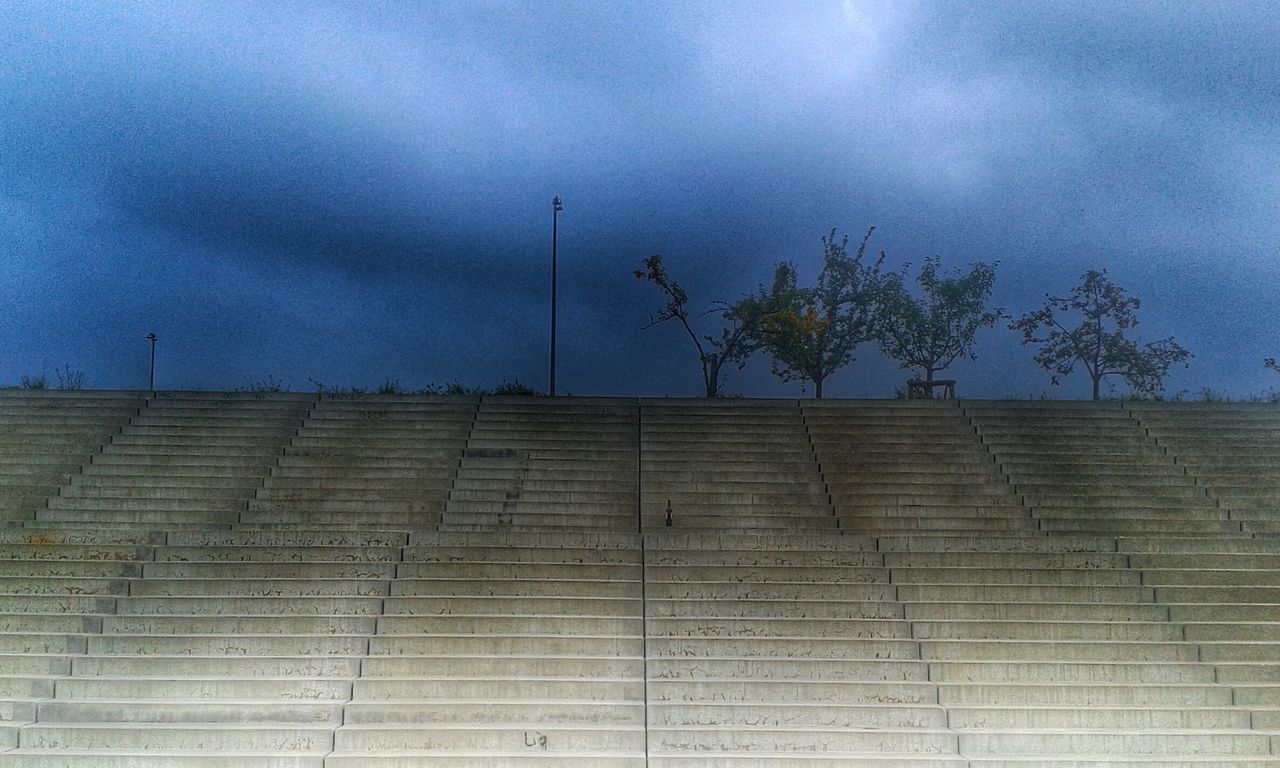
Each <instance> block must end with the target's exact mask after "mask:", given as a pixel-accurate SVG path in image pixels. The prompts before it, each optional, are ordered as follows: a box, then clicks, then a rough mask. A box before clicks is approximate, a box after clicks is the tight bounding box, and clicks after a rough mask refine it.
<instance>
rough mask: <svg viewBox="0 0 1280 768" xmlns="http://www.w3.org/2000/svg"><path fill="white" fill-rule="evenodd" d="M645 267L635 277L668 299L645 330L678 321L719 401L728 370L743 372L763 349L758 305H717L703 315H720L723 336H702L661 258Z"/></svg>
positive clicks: (646, 262)
mask: <svg viewBox="0 0 1280 768" xmlns="http://www.w3.org/2000/svg"><path fill="white" fill-rule="evenodd" d="M643 264H644V269H638V270H636V271H635V276H636V277H637V278H638V279H640V280H644V281H646V282H649V283H652V284H654V285H656V286H658V288H659V289H660V290H661V291H662V292H663V294H665V295H666V297H667V303H666V305H665V306H664V307H663V308H662V309H661V310H659V311H658V313H657V314H656V315H653V316H652V317H651V318H650V322H649V324H648V325H647V326H645V327H646V328H652V327H653V326H655V325H658V324H659V323H665V322H667V321H668V320H676V321H678V322H679V323H680V325H681V327H683V328H684V330H685V333H687V334H688V335H689V338H690V339H691V340H692V341H693V346H694V348H695V349H696V350H697V352H698V362H699V363H700V364H701V365H702V384H703V388H704V390H705V393H706V396H707V397H719V396H720V387H721V385H722V383H723V379H724V373H723V372H724V368H725V366H726V365H736V366H737V367H738V368H742V367H743V366H745V365H746V364H747V359H748V358H750V357H751V355H752V354H754V353H755V352H756V350H758V349H759V348H760V344H761V342H760V340H759V334H758V333H757V327H758V325H759V322H760V312H759V311H758V309H757V305H756V302H755V301H754V300H752V299H750V298H747V299H743V300H742V301H740V302H738V303H737V304H729V303H728V302H724V301H717V302H714V304H713V305H712V308H711V309H709V310H707V311H706V312H704V313H703V314H707V315H713V314H719V315H720V318H721V319H722V320H723V321H724V325H723V326H722V327H721V328H720V335H719V336H712V335H710V334H701V335H699V334H698V332H697V331H695V330H694V329H693V324H692V321H691V320H690V317H689V295H688V294H687V293H686V292H685V290H684V288H682V287H681V286H680V284H679V283H677V282H675V281H674V280H672V279H671V276H670V275H668V274H667V268H666V267H665V266H664V265H663V263H662V256H660V255H655V256H650V257H649V258H647V259H645V260H644V262H643Z"/></svg>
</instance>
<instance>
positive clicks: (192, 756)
mask: <svg viewBox="0 0 1280 768" xmlns="http://www.w3.org/2000/svg"><path fill="white" fill-rule="evenodd" d="M325 761H326V758H325V757H324V756H323V755H322V754H320V753H314V754H313V753H304V754H301V755H281V754H279V753H276V752H270V753H265V754H264V753H247V752H222V753H218V754H213V753H199V752H190V751H184V752H178V751H166V750H156V751H148V752H136V751H118V752H112V753H103V752H100V751H97V750H88V751H68V750H43V749H42V750H30V749H20V750H13V751H10V752H3V753H0V768H324V763H325Z"/></svg>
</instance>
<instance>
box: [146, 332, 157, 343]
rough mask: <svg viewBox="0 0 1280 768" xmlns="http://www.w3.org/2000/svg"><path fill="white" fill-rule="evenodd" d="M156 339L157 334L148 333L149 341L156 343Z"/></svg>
mask: <svg viewBox="0 0 1280 768" xmlns="http://www.w3.org/2000/svg"><path fill="white" fill-rule="evenodd" d="M155 340H156V335H155V334H154V333H148V334H147V341H150V342H152V343H155Z"/></svg>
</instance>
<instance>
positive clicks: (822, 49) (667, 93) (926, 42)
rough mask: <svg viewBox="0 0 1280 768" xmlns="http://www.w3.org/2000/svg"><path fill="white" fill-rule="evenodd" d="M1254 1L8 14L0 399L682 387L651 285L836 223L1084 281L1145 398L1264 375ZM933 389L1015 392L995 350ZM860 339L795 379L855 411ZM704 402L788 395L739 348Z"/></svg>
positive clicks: (900, 375) (1009, 340)
mask: <svg viewBox="0 0 1280 768" xmlns="http://www.w3.org/2000/svg"><path fill="white" fill-rule="evenodd" d="M1275 11H1276V9H1275V5H1274V3H1272V2H1256V3H1248V2H1225V3H1224V2H1202V3H1198V2H1176V3H1163V2H1131V3H1114V2H1098V3H1088V2H1078V1H1077V2H1044V3H998V4H997V3H990V4H984V3H952V2H936V3H925V2H920V3H913V2H883V3H881V2H856V1H855V0H846V1H845V2H839V1H834V0H833V1H829V2H784V3H763V2H760V3H719V2H715V3H711V2H708V3H693V2H670V3H666V2H618V3H615V4H610V3H601V2H592V3H586V2H584V3H557V2H551V3H546V2H544V3H481V2H456V3H443V2H439V3H438V2H432V3H423V4H420V5H418V6H412V5H410V4H406V3H398V2H388V3H323V2H306V3H294V4H285V3H269V4H268V3H262V4H253V3H236V2H219V3H208V4H198V3H170V2H155V3H127V2H111V3H102V2H86V3H70V2H67V3H43V2H17V3H9V4H6V5H4V6H2V7H0V233H2V234H3V239H2V240H0V301H3V302H4V306H5V311H4V312H2V313H0V382H16V381H17V380H18V379H19V377H20V376H22V375H33V374H39V373H41V372H42V371H43V372H46V373H48V375H49V376H50V377H51V378H52V375H53V370H54V369H55V368H59V367H61V366H62V365H63V364H64V363H69V364H70V365H71V366H72V368H79V369H82V370H84V371H85V374H86V378H87V381H88V383H89V384H90V385H92V386H99V387H140V386H145V384H146V367H147V354H148V346H147V342H146V341H145V340H144V338H143V337H144V336H145V335H146V333H147V332H149V331H154V332H155V333H157V334H158V335H159V337H160V342H159V362H158V366H157V368H158V370H157V384H158V385H159V386H162V387H172V388H178V387H201V388H212V389H221V388H235V387H240V386H245V385H247V384H249V383H251V382H253V381H258V380H263V379H266V378H267V377H268V376H272V377H274V378H275V379H277V380H281V381H284V382H285V383H287V384H288V385H290V386H291V387H292V388H293V389H295V390H306V389H309V388H311V386H312V385H311V384H310V382H309V379H315V380H318V381H322V382H325V383H327V384H331V385H341V386H352V385H355V386H364V387H372V386H377V385H378V384H379V383H380V382H382V381H383V379H385V378H393V379H395V378H398V379H399V380H400V382H401V384H402V385H404V386H406V387H410V388H412V387H418V386H422V385H424V384H426V383H428V382H435V383H445V382H449V381H454V380H457V381H461V382H463V383H467V384H486V385H494V384H497V383H500V382H501V381H503V380H504V379H506V380H514V379H519V380H520V381H523V382H525V383H528V384H532V385H534V386H537V387H540V388H545V386H546V352H547V330H548V329H547V325H548V293H549V291H548V288H549V280H550V276H549V260H550V259H549V256H550V253H549V252H550V235H551V233H550V224H551V221H550V219H551V210H550V201H551V197H552V196H553V195H560V196H561V197H562V198H563V199H564V202H565V212H564V213H563V214H562V216H561V218H560V242H559V245H560V266H561V270H560V301H561V304H560V332H561V335H560V362H561V366H560V373H559V383H560V389H561V391H562V392H563V391H570V392H574V393H577V394H610V395H636V394H659V395H661V394H672V395H682V394H696V393H697V392H698V389H699V387H698V374H697V365H696V360H695V358H694V357H693V355H692V353H691V351H690V348H688V347H687V341H686V340H684V339H682V338H681V337H680V334H679V332H678V329H676V328H675V327H667V326H662V327H657V328H653V329H649V330H641V329H642V327H643V326H644V325H645V324H646V322H647V318H648V315H649V313H650V312H651V311H653V310H654V309H655V308H656V307H657V306H658V305H659V304H660V298H659V296H658V295H657V292H656V291H654V290H653V289H652V288H651V287H649V286H645V285H642V284H640V283H639V282H638V281H636V280H635V279H634V278H633V277H632V276H631V271H632V270H633V269H635V268H636V267H637V266H638V264H639V262H640V260H641V259H643V258H645V257H646V256H649V255H651V254H654V253H661V254H663V255H664V257H665V259H666V260H667V263H668V265H669V268H670V269H671V271H672V272H673V274H674V275H675V276H676V277H677V279H679V280H680V281H681V282H682V283H684V284H685V285H686V286H687V287H688V289H689V291H690V293H691V295H692V296H693V297H694V300H695V302H699V303H702V302H708V301H710V300H711V299H715V298H724V299H732V298H735V297H737V296H738V295H741V294H742V293H744V292H746V291H748V290H751V289H752V288H754V287H755V285H756V284H758V283H760V282H764V281H767V280H768V279H769V277H770V275H771V271H772V265H773V264H774V263H776V262H777V261H778V260H781V259H789V260H794V261H796V262H797V263H798V264H799V265H800V269H801V273H802V277H804V278H806V279H812V277H813V275H814V272H815V271H816V269H817V264H818V262H819V260H820V257H821V253H822V250H821V241H820V237H821V236H822V235H823V234H825V233H826V232H828V231H830V230H831V228H833V227H838V228H839V229H840V231H842V232H848V233H850V234H851V236H852V237H853V238H854V239H856V238H858V237H860V235H861V233H862V232H864V231H865V230H866V229H867V228H868V227H870V226H872V225H874V226H876V227H877V230H876V236H875V238H874V239H873V245H874V246H875V247H877V248H882V249H884V250H885V251H887V252H888V254H889V258H890V261H891V262H892V263H893V264H895V265H899V264H901V263H903V262H905V261H911V262H913V263H918V262H919V261H920V260H921V259H923V258H924V257H926V256H929V255H933V254H938V255H940V256H941V257H942V259H943V262H944V264H946V265H949V266H963V265H966V264H968V263H971V262H973V261H977V260H987V261H992V260H998V261H999V262H1000V271H999V277H998V280H997V286H996V297H995V300H996V303H997V304H1000V305H1003V306H1004V307H1006V308H1008V309H1009V310H1010V311H1011V312H1013V313H1015V314H1016V313H1021V312H1024V311H1028V310H1030V309H1033V308H1034V307H1036V306H1037V305H1038V304H1039V302H1040V301H1041V300H1042V298H1043V295H1044V294H1045V293H1046V292H1052V293H1065V292H1066V291H1067V290H1068V289H1069V288H1070V287H1071V285H1072V284H1073V283H1074V281H1076V280H1077V279H1078V277H1079V275H1080V274H1081V273H1082V272H1083V271H1084V270H1086V269H1090V268H1106V269H1108V270H1109V271H1110V273H1111V275H1112V277H1113V278H1114V279H1115V281H1116V282H1117V283H1119V284H1121V285H1122V286H1124V287H1125V288H1127V289H1128V290H1129V291H1130V292H1131V293H1132V294H1133V295H1136V296H1138V297H1140V298H1141V299H1142V300H1143V306H1142V310H1141V313H1140V317H1141V319H1142V321H1143V322H1142V325H1141V326H1140V327H1139V329H1138V330H1139V333H1140V334H1141V335H1142V336H1143V338H1147V339H1153V338H1157V337H1162V336H1168V335H1173V336H1175V337H1176V338H1177V339H1178V340H1179V341H1180V342H1182V343H1183V344H1184V345H1185V346H1187V347H1188V348H1189V349H1191V350H1192V351H1193V352H1194V353H1195V354H1196V358H1195V359H1194V360H1193V362H1192V365H1191V367H1190V368H1188V369H1186V370H1178V371H1177V372H1176V374H1175V375H1174V376H1172V377H1171V379H1170V381H1169V390H1170V391H1178V390H1191V391H1195V390H1198V389H1199V388H1201V387H1212V388H1214V389H1218V390H1226V391H1228V392H1230V393H1231V394H1235V395H1247V394H1251V393H1257V392H1260V391H1262V390H1264V389H1266V388H1268V387H1276V388H1280V376H1277V375H1276V374H1275V373H1274V372H1271V371H1266V370H1264V369H1263V368H1262V365H1261V361H1262V358H1263V357H1267V356H1277V355H1280V333H1277V330H1278V329H1280V319H1277V318H1278V316H1280V315H1278V313H1280V302H1277V301H1276V295H1277V292H1276V285H1277V280H1278V278H1280V216H1278V215H1277V214H1278V211H1277V204H1278V201H1280V194H1278V193H1280V162H1277V150H1278V149H1280V86H1277V83H1280V19H1278V16H1280V14H1277V13H1276V12H1275ZM953 373H954V374H955V375H956V377H957V378H959V379H960V380H961V384H960V387H961V393H962V394H965V395H986V396H997V397H998V396H1005V395H1039V394H1040V393H1042V392H1045V393H1048V394H1050V395H1056V396H1062V397H1078V396H1081V395H1083V394H1084V393H1085V392H1086V391H1087V388H1086V386H1085V382H1082V381H1074V382H1069V383H1068V385H1066V386H1063V387H1059V388H1056V389H1055V388H1051V387H1050V386H1049V383H1048V376H1047V375H1046V374H1044V373H1043V372H1042V371H1040V370H1039V369H1037V368H1036V367H1035V365H1034V364H1033V363H1032V362H1031V351H1030V350H1028V349H1025V348H1022V347H1020V346H1019V345H1018V337H1017V336H1016V335H1015V334H1013V333H1012V332H1010V331H1007V330H1003V329H997V330H993V331H990V332H987V334H986V336H985V337H983V339H982V342H981V344H980V347H979V360H978V362H977V363H964V364H962V365H959V366H957V367H956V368H955V370H954V371H953ZM906 375H907V374H906V373H905V372H899V371H897V370H896V367H895V366H894V365H893V364H892V363H890V362H888V361H885V360H883V359H882V358H881V356H880V355H879V353H878V352H876V351H875V350H874V349H873V348H871V347H866V348H863V350H862V351H861V352H860V354H859V360H858V361H857V362H856V363H854V365H853V366H851V367H850V368H849V369H848V370H846V371H843V372H842V373H840V374H839V375H838V376H837V377H836V378H834V379H833V380H832V381H831V382H830V383H829V384H828V391H829V392H830V393H831V394H835V395H840V396H887V395H890V394H892V391H893V386H894V385H895V383H899V384H900V381H901V380H902V379H904V378H905V377H906ZM728 390H729V391H730V392H740V393H743V394H748V395H782V396H796V395H798V394H800V391H801V390H800V387H799V385H796V384H782V383H780V382H778V381H776V380H775V379H773V378H772V376H771V375H770V374H769V372H768V363H767V361H766V360H764V359H758V360H755V361H753V362H752V363H751V364H750V365H749V366H748V368H747V370H745V371H743V372H734V373H733V374H731V377H730V381H729V386H728Z"/></svg>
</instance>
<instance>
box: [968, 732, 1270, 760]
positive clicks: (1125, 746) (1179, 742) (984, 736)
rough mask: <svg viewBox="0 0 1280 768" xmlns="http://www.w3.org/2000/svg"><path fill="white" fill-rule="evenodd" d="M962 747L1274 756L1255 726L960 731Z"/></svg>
mask: <svg viewBox="0 0 1280 768" xmlns="http://www.w3.org/2000/svg"><path fill="white" fill-rule="evenodd" d="M959 739H960V750H961V751H962V752H963V753H964V754H966V755H968V756H970V757H974V756H980V755H998V754H1012V755H1019V754H1022V755H1025V754H1027V753H1034V754H1040V755H1045V756H1056V757H1058V758H1059V759H1060V758H1061V757H1062V756H1064V755H1073V754H1079V755H1088V756H1103V755H1115V756H1120V755H1129V756H1135V757H1136V756H1141V757H1144V758H1147V759H1150V758H1151V757H1153V756H1156V755H1168V756H1170V757H1181V756H1184V755H1205V756H1209V755H1214V756H1219V755H1220V756H1231V755H1239V756H1255V757H1269V756H1270V755H1271V747H1270V737H1269V735H1268V734H1266V733H1258V732H1253V731H1232V730H1216V731H1203V732H1194V731H1183V730H1157V729H1151V730H1144V731H1141V732H1136V733H1135V732H1126V731H1120V730H1114V729H1113V730H1092V731H1080V732H1075V733H1072V732H1061V731H1048V730H1045V731H1035V730H1006V731H995V730H990V731H973V732H961V733H960V734H959Z"/></svg>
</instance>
